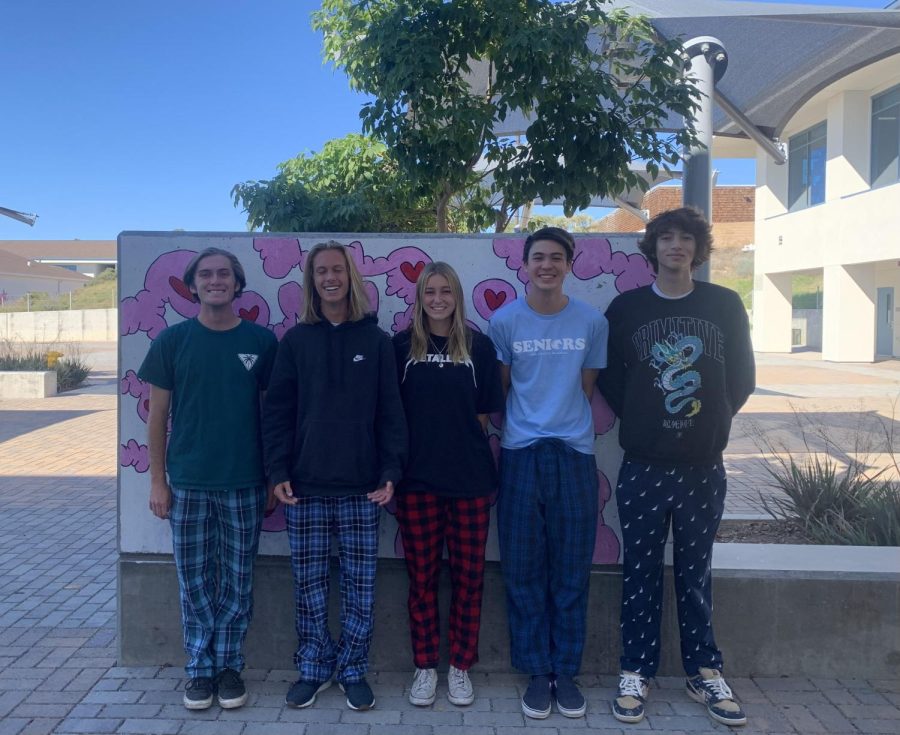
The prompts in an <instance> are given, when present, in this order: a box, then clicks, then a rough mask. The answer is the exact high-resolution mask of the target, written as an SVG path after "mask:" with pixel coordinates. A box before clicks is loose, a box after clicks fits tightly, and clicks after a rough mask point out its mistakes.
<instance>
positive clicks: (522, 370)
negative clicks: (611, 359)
mask: <svg viewBox="0 0 900 735" xmlns="http://www.w3.org/2000/svg"><path fill="white" fill-rule="evenodd" d="M608 332H609V325H608V324H607V322H606V317H604V316H603V315H602V314H601V313H600V312H599V311H598V310H597V309H594V308H593V307H591V306H589V305H588V304H586V303H584V302H583V301H577V300H576V299H573V298H571V297H570V298H569V303H568V304H566V307H565V308H564V309H563V310H562V311H560V312H558V313H556V314H550V315H545V314H538V313H537V312H536V311H534V309H532V308H531V307H530V306H528V303H527V302H526V301H525V299H516V300H515V301H513V302H512V303H511V304H509V305H508V306H505V307H503V308H502V309H501V310H500V311H498V312H497V313H496V314H494V317H493V319H491V324H490V328H489V331H488V334H489V335H490V337H491V339H492V340H493V342H494V347H496V348H497V358H498V359H499V360H500V362H502V363H503V364H504V365H509V366H510V375H511V384H510V389H509V395H508V396H507V399H506V419H505V420H504V422H503V434H502V440H501V442H500V444H501V446H503V447H506V448H507V449H522V448H523V447H527V446H528V445H529V444H534V442H536V441H538V440H539V439H550V438H552V439H561V440H562V441H564V442H565V443H566V444H568V445H569V446H570V447H572V448H573V449H575V450H577V451H579V452H582V453H584V454H593V452H594V422H593V418H592V416H591V407H590V404H589V403H588V400H587V398H586V397H585V395H584V391H583V390H582V388H581V371H582V369H589V368H604V367H606V339H607V335H608Z"/></svg>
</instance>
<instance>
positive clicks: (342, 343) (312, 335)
mask: <svg viewBox="0 0 900 735" xmlns="http://www.w3.org/2000/svg"><path fill="white" fill-rule="evenodd" d="M262 423H263V450H264V455H265V463H266V474H267V476H268V480H269V482H270V483H273V484H278V483H280V482H284V481H285V480H290V482H291V489H292V490H293V492H294V494H295V495H331V496H334V495H358V494H362V493H368V492H371V491H373V490H375V489H376V488H377V487H379V486H381V485H383V484H384V483H386V482H387V481H391V482H393V483H394V486H395V487H396V485H397V483H398V482H399V481H400V476H401V471H402V467H403V465H404V462H405V461H406V453H407V433H406V419H405V417H404V413H403V405H402V403H401V401H400V392H399V389H398V386H397V368H396V364H395V360H394V351H393V348H392V347H391V341H390V339H389V338H388V336H387V335H386V334H385V333H384V332H383V331H381V329H379V327H378V322H377V320H376V318H375V316H374V315H370V316H367V317H365V318H363V319H360V320H359V321H355V322H350V321H348V322H343V323H341V324H338V325H337V326H334V325H332V324H331V323H329V322H327V321H320V322H317V323H316V324H298V325H297V326H295V327H292V328H291V329H289V330H288V331H287V333H286V334H285V335H284V338H283V339H282V340H281V344H280V345H279V346H278V354H277V356H276V358H275V366H274V368H273V369H272V377H271V378H270V380H269V388H268V391H267V393H266V400H265V406H264V411H263V422H262Z"/></svg>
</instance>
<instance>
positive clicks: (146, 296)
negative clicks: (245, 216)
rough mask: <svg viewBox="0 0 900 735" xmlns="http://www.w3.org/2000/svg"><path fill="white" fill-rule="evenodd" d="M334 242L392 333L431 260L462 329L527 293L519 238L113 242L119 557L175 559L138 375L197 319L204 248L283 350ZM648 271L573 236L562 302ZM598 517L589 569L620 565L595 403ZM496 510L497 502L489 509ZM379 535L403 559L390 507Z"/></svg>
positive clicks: (233, 237) (265, 549) (128, 238)
mask: <svg viewBox="0 0 900 735" xmlns="http://www.w3.org/2000/svg"><path fill="white" fill-rule="evenodd" d="M332 237H334V239H338V240H339V241H340V242H343V243H344V244H346V245H347V246H348V248H349V249H350V253H351V256H352V257H353V259H354V261H355V262H356V265H357V266H358V268H359V270H360V273H361V274H362V277H363V280H364V282H365V287H366V292H367V293H368V296H369V299H370V302H371V304H372V308H373V310H375V311H377V313H378V318H379V323H380V325H381V327H382V328H383V329H384V330H385V331H387V332H388V333H389V334H394V333H397V332H399V331H401V330H403V329H405V328H406V327H407V326H408V325H409V323H410V318H411V313H412V304H413V302H414V301H415V284H416V280H417V279H418V277H419V275H420V274H421V272H422V270H423V269H424V267H425V265H426V264H427V263H429V262H431V261H432V260H444V261H447V262H449V263H450V264H451V265H452V266H453V267H454V268H456V270H457V272H458V273H459V275H460V279H461V280H462V283H463V288H464V290H465V291H466V309H467V315H468V317H469V319H468V323H469V325H470V326H471V327H472V328H473V329H476V330H478V331H486V328H487V324H488V322H489V321H490V318H491V317H492V316H493V314H494V313H495V312H496V311H497V310H498V309H500V308H502V307H503V306H504V305H506V304H508V303H510V302H511V301H513V300H515V299H516V298H519V297H521V296H523V295H524V294H527V293H528V290H529V285H530V284H529V283H528V278H527V275H526V273H525V269H524V263H523V261H522V246H523V243H524V237H523V236H520V235H498V236H494V237H490V236H479V235H469V236H457V237H447V236H434V235H431V236H429V235H418V236H409V235H363V236H351V235H343V236H340V235H339V236H324V235H319V236H316V235H312V236H308V235H303V236H298V237H285V236H271V237H270V236H264V235H253V234H224V235H201V234H191V233H172V234H168V233H166V234H162V233H123V234H122V235H120V236H119V280H120V304H119V333H120V340H119V355H120V361H119V363H120V390H119V393H120V395H119V437H120V438H119V465H120V468H119V514H120V529H121V532H120V549H121V551H123V552H132V553H170V552H171V541H170V539H169V536H168V533H169V526H168V523H165V522H162V521H159V520H158V519H156V518H155V517H154V516H153V515H152V514H151V513H150V511H149V508H148V503H147V500H148V497H149V491H150V481H149V473H148V470H149V456H148V452H147V432H146V422H147V417H148V413H149V393H150V390H149V385H147V384H145V383H143V382H142V381H141V380H140V379H139V378H138V377H137V370H138V368H139V367H140V364H141V362H142V360H143V358H144V356H145V355H146V352H147V349H148V347H149V345H150V342H151V341H152V340H153V339H155V338H156V337H157V336H158V335H159V333H160V332H161V331H162V330H163V329H165V328H166V327H167V326H168V325H170V324H174V323H177V322H179V321H181V320H183V319H190V318H193V317H195V316H196V315H197V314H198V312H199V305H198V304H197V303H195V302H194V301H193V299H192V298H191V294H190V291H189V290H188V288H187V286H185V284H184V283H183V281H182V280H181V276H182V274H183V273H184V269H185V266H186V265H187V264H188V262H189V261H190V260H191V258H192V257H193V256H194V255H195V254H196V253H197V252H199V251H200V250H202V249H203V248H206V247H210V246H215V247H222V248H226V249H228V250H230V251H232V252H234V253H235V255H237V256H238V258H239V259H240V260H241V263H242V265H243V266H244V269H245V271H246V275H247V287H246V289H245V290H244V293H243V294H242V295H241V296H240V298H238V299H236V300H235V302H234V309H235V313H237V314H238V315H239V316H240V317H241V318H242V319H246V320H248V321H252V322H255V323H257V324H259V325H261V326H263V327H266V328H267V329H270V330H272V332H274V334H275V335H276V336H277V337H278V338H279V339H280V338H281V337H282V336H283V335H284V333H285V332H286V331H287V330H288V329H289V328H290V327H291V326H293V325H294V324H296V322H297V318H298V315H299V313H300V311H301V309H302V306H303V299H304V294H303V289H302V287H301V286H300V283H301V282H302V273H303V269H304V265H305V259H306V254H307V253H308V251H309V249H310V248H311V247H312V246H313V245H314V244H315V243H317V242H321V241H322V240H325V239H332ZM652 280H653V272H652V269H651V268H650V266H649V265H648V263H647V261H646V260H645V259H644V257H643V256H642V255H641V254H640V253H639V252H638V251H637V238H636V236H634V235H626V236H623V237H618V238H613V239H610V238H606V237H600V236H590V235H585V236H578V237H577V238H576V251H575V257H574V261H573V265H572V275H571V276H570V277H569V278H568V279H567V282H566V291H567V293H569V294H571V295H572V296H574V297H576V298H580V299H582V300H584V301H587V302H588V303H591V304H593V305H595V306H596V307H597V308H598V309H600V310H605V309H606V306H607V304H608V303H609V302H610V301H611V300H612V298H613V297H614V296H615V295H616V294H618V293H620V292H622V291H625V290H628V289H631V288H636V287H638V286H642V285H646V284H648V283H650V282H652ZM591 408H592V412H593V417H594V430H595V432H596V435H597V442H596V444H595V449H596V454H597V460H598V467H599V468H600V469H599V470H598V476H599V496H600V513H599V515H598V518H597V542H596V546H595V549H594V562H595V563H601V564H602V563H615V562H616V561H618V560H619V553H620V543H619V538H618V535H617V531H618V520H617V514H616V513H615V508H614V504H611V503H610V500H611V499H612V490H611V488H612V484H611V482H610V480H611V479H613V480H614V479H615V478H614V475H615V473H616V471H617V470H618V464H619V460H620V457H621V453H620V450H619V447H618V443H617V441H616V439H615V436H614V434H610V433H609V432H610V430H611V429H612V428H613V426H614V424H615V417H614V415H613V413H612V411H611V410H610V409H609V407H608V406H607V405H606V402H605V401H604V400H603V399H602V398H601V397H600V396H599V393H595V394H594V398H593V401H592V404H591ZM501 423H502V416H501V415H499V414H498V415H494V416H491V437H490V442H491V446H492V449H493V450H494V454H495V457H497V456H499V451H500V442H499V435H498V433H499V430H500V426H501ZM495 500H496V498H495ZM387 510H388V514H387V516H386V517H385V518H384V519H383V521H382V524H381V541H380V547H379V553H380V554H381V555H382V556H402V546H401V545H400V544H401V542H400V535H399V533H398V530H397V526H396V523H395V522H394V521H393V519H392V517H391V516H392V514H393V504H392V505H390V506H388V508H387ZM284 527H285V523H284V516H283V513H282V509H281V508H280V507H278V508H276V509H275V511H274V512H272V513H271V514H269V515H268V516H267V517H266V519H265V523H264V526H263V528H264V530H265V531H267V532H268V533H265V534H264V535H263V539H262V542H261V546H260V550H261V553H275V554H286V553H287V540H286V537H285V534H283V533H281V531H283V530H284ZM488 556H489V558H494V559H496V558H497V546H496V534H495V533H493V529H492V532H491V540H490V541H489V545H488Z"/></svg>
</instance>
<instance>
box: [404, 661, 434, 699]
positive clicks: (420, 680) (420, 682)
mask: <svg viewBox="0 0 900 735" xmlns="http://www.w3.org/2000/svg"><path fill="white" fill-rule="evenodd" d="M436 689H437V671H436V670H435V669H416V675H415V676H414V677H413V683H412V686H411V687H410V688H409V703H410V704H414V705H416V707H427V706H428V705H429V704H434V692H435V690H436Z"/></svg>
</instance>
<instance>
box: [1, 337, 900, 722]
mask: <svg viewBox="0 0 900 735" xmlns="http://www.w3.org/2000/svg"><path fill="white" fill-rule="evenodd" d="M800 359H801V360H802V359H803V358H800ZM108 360H109V356H108V355H107V361H108ZM763 362H765V361H763ZM787 362H788V364H787V365H786V366H779V365H778V364H775V365H771V366H770V367H771V369H772V372H767V371H769V367H767V366H765V364H764V365H763V367H762V368H761V371H760V374H761V380H760V384H761V385H762V386H763V390H762V391H761V392H760V394H759V395H756V396H754V397H753V398H752V399H751V401H750V404H749V405H748V407H747V412H746V414H745V416H744V418H742V421H744V420H749V419H750V418H754V417H755V418H756V419H757V420H760V421H762V423H763V425H764V428H766V430H768V429H769V428H772V427H773V426H776V425H778V424H779V423H780V422H782V421H783V420H784V414H785V410H786V409H785V405H784V404H785V401H784V398H783V396H782V397H778V396H772V395H770V394H769V393H768V392H767V391H772V392H775V391H774V389H773V388H771V386H773V385H778V386H780V388H781V391H780V392H782V393H784V392H790V393H791V394H792V395H794V396H796V397H797V398H796V400H798V401H799V402H800V403H801V404H802V406H804V407H807V408H808V407H809V406H810V405H811V402H812V403H815V402H817V401H822V400H827V410H828V412H829V413H830V414H835V415H836V414H837V413H840V412H845V411H852V410H854V409H852V408H848V406H849V403H851V402H852V403H854V405H857V407H858V400H857V399H856V398H855V397H854V396H855V395H856V394H855V393H854V390H855V388H854V386H856V385H860V386H862V385H866V386H869V387H871V386H880V387H881V388H880V390H881V393H880V394H878V395H871V396H867V397H865V400H866V401H869V402H870V403H869V405H868V408H869V409H871V410H873V411H877V412H879V413H881V414H882V415H890V414H889V403H890V398H891V397H892V396H893V395H894V394H895V393H896V392H898V391H900V380H894V378H895V376H896V377H897V378H900V372H898V371H897V370H896V369H894V367H893V365H892V366H890V367H884V368H882V369H880V370H879V368H878V367H874V368H873V367H872V366H860V367H858V368H856V367H854V368H851V369H849V372H848V371H843V372H842V371H839V370H836V369H835V368H834V366H822V364H821V363H813V362H809V364H803V365H802V367H800V368H798V367H797V362H796V361H795V362H793V363H791V362H790V360H788V361H787ZM798 370H799V372H798ZM810 371H822V372H824V373H826V374H827V375H831V376H832V382H828V381H826V382H823V383H818V384H817V383H815V380H812V379H809V380H806V379H805V378H809V377H810V376H817V377H822V376H820V375H819V374H818V373H817V372H810ZM870 371H871V372H870ZM795 373H796V374H795ZM101 377H105V378H106V382H105V383H103V384H101V385H98V386H96V387H95V388H92V389H89V390H87V391H79V392H77V393H75V394H68V395H63V396H59V397H56V398H53V399H48V400H44V401H5V402H0V735H24V734H30V735H38V734H39V733H148V734H149V733H210V734H213V733H215V734H217V735H218V734H221V735H276V734H279V733H285V734H289V735H329V734H334V735H343V734H344V733H346V734H347V735H380V734H381V733H385V734H386V735H387V734H389V735H406V734H407V733H409V734H410V735H412V734H415V735H455V734H459V735H463V734H464V735H513V734H514V733H523V734H524V733H532V735H559V734H560V733H566V732H570V731H578V730H579V729H580V730H581V731H584V732H598V733H628V732H637V731H645V730H650V731H654V732H660V733H669V734H670V735H674V734H675V733H712V732H719V733H721V732H726V731H727V728H725V727H723V726H720V725H716V724H715V723H713V722H712V721H711V720H710V719H709V718H707V717H706V715H705V713H704V711H703V709H702V707H701V706H700V705H698V704H696V703H694V702H691V701H690V700H688V698H687V697H686V696H685V694H684V692H683V691H682V687H683V684H682V681H681V680H680V679H674V678H665V679H660V680H658V681H657V682H656V686H655V687H654V688H653V691H652V693H651V698H650V701H649V703H648V707H647V711H648V716H647V718H646V719H645V721H644V722H643V723H641V724H640V725H636V726H623V725H621V724H620V723H618V722H617V721H616V720H615V719H614V718H613V717H612V714H611V711H610V703H609V702H610V697H611V694H612V692H613V689H614V687H615V684H616V680H615V678H614V677H583V678H582V684H583V686H584V687H585V694H586V696H587V699H588V715H587V717H586V718H583V719H577V720H568V719H566V718H563V717H561V716H560V715H558V714H555V713H554V714H553V715H551V716H550V718H549V719H547V720H544V721H540V722H535V721H530V720H526V719H525V718H524V717H523V716H522V714H521V711H520V709H519V697H520V696H521V694H522V687H523V684H524V681H523V678H522V677H520V676H516V675H514V674H502V675H498V674H490V675H488V674H478V673H475V674H474V675H473V680H474V683H475V686H476V688H477V694H478V699H477V700H476V702H475V704H473V705H472V706H471V707H467V708H456V707H454V706H452V705H450V704H449V703H447V701H446V699H445V698H444V695H445V692H446V687H445V683H444V682H443V680H442V682H441V686H440V687H439V690H438V697H439V698H438V700H437V702H436V703H435V704H434V705H433V706H432V707H427V708H415V707H412V706H411V705H410V704H409V703H408V702H407V701H406V694H407V693H408V686H409V674H408V673H405V672H404V673H395V672H380V673H378V674H375V675H374V676H373V677H372V684H373V687H374V689H375V693H376V697H377V708H376V709H375V710H374V711H372V712H367V713H357V712H352V711H350V710H348V709H347V708H346V706H345V705H344V702H343V698H342V697H341V695H340V693H339V692H338V690H337V689H336V688H332V689H331V690H329V691H327V692H324V693H323V694H322V695H320V698H319V700H318V701H317V702H316V705H315V706H314V707H312V708H310V709H308V710H292V709H289V708H286V707H284V706H283V699H284V694H285V692H286V690H287V687H288V684H289V682H290V681H292V680H293V679H294V677H295V674H294V672H292V671H267V670H251V671H248V672H246V674H245V678H246V679H247V680H248V684H249V690H250V692H251V694H250V700H249V703H248V705H247V706H246V707H244V708H242V709H240V710H235V711H230V712H224V711H222V710H220V709H219V708H218V707H213V708H212V709H210V710H208V711H206V712H200V713H189V712H187V711H186V710H185V709H184V708H183V707H182V706H181V704H180V702H181V692H180V689H181V687H182V685H183V679H182V677H183V672H182V670H181V668H180V662H173V664H176V665H175V666H167V667H150V668H120V667H117V666H116V660H115V658H116V654H115V636H116V633H115V590H116V587H115V560H116V545H115V533H116V513H115V446H116V426H115V400H116V398H115V387H116V386H115V379H114V376H113V375H112V374H107V375H105V376H102V375H101ZM773 378H777V379H778V381H777V382H776V381H775V380H773ZM791 380H793V381H796V382H793V383H791V382H790V381H791ZM857 380H859V381H860V382H859V383H857V382H854V381H857ZM873 381H874V382H873ZM835 384H837V385H839V386H842V387H843V395H844V396H847V395H848V394H849V395H850V396H851V398H841V397H840V396H837V397H834V396H831V395H828V393H829V392H830V391H832V390H833V389H834V386H835ZM815 385H818V386H819V388H817V389H816V390H811V388H810V387H811V386H815ZM788 389H790V390H788ZM810 392H811V393H813V395H812V396H806V394H807V393H810ZM823 396H824V398H823ZM841 401H844V403H841ZM767 422H769V423H767ZM744 434H745V432H744V429H743V428H742V424H741V423H740V422H739V424H738V426H737V427H736V432H735V441H734V442H733V445H732V447H731V448H730V454H729V458H728V462H729V465H730V467H731V469H732V473H733V483H732V485H733V489H732V490H731V491H730V496H731V497H730V498H729V511H730V512H732V513H742V512H745V511H747V512H752V511H753V510H754V506H753V505H752V503H751V500H752V498H753V497H756V491H757V489H758V488H759V487H760V486H761V485H762V481H761V479H760V476H759V475H758V473H756V470H755V469H754V465H753V461H758V458H755V457H754V456H753V448H752V447H750V446H749V445H747V444H746V443H745V436H744ZM755 473H756V474H755ZM742 493H743V494H742ZM745 495H746V497H744V496H745ZM751 496H752V497H751ZM745 504H746V508H745ZM172 614H173V615H177V614H178V611H177V610H173V611H172ZM731 683H732V684H733V686H734V687H735V689H736V690H737V692H738V693H739V695H740V697H741V699H742V700H743V702H744V703H745V708H746V710H747V713H748V715H749V717H750V723H749V724H748V726H747V727H746V728H744V729H743V731H744V732H748V733H751V732H752V733H767V734H768V735H776V734H779V733H784V734H787V733H835V734H836V735H840V734H842V733H847V734H849V733H853V734H854V735H859V734H860V733H865V734H874V733H892V734H893V735H897V733H900V682H898V681H863V680H850V681H846V680H832V679H828V680H822V679H816V678H790V679H764V678H757V679H745V680H733V681H732V682H731Z"/></svg>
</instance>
